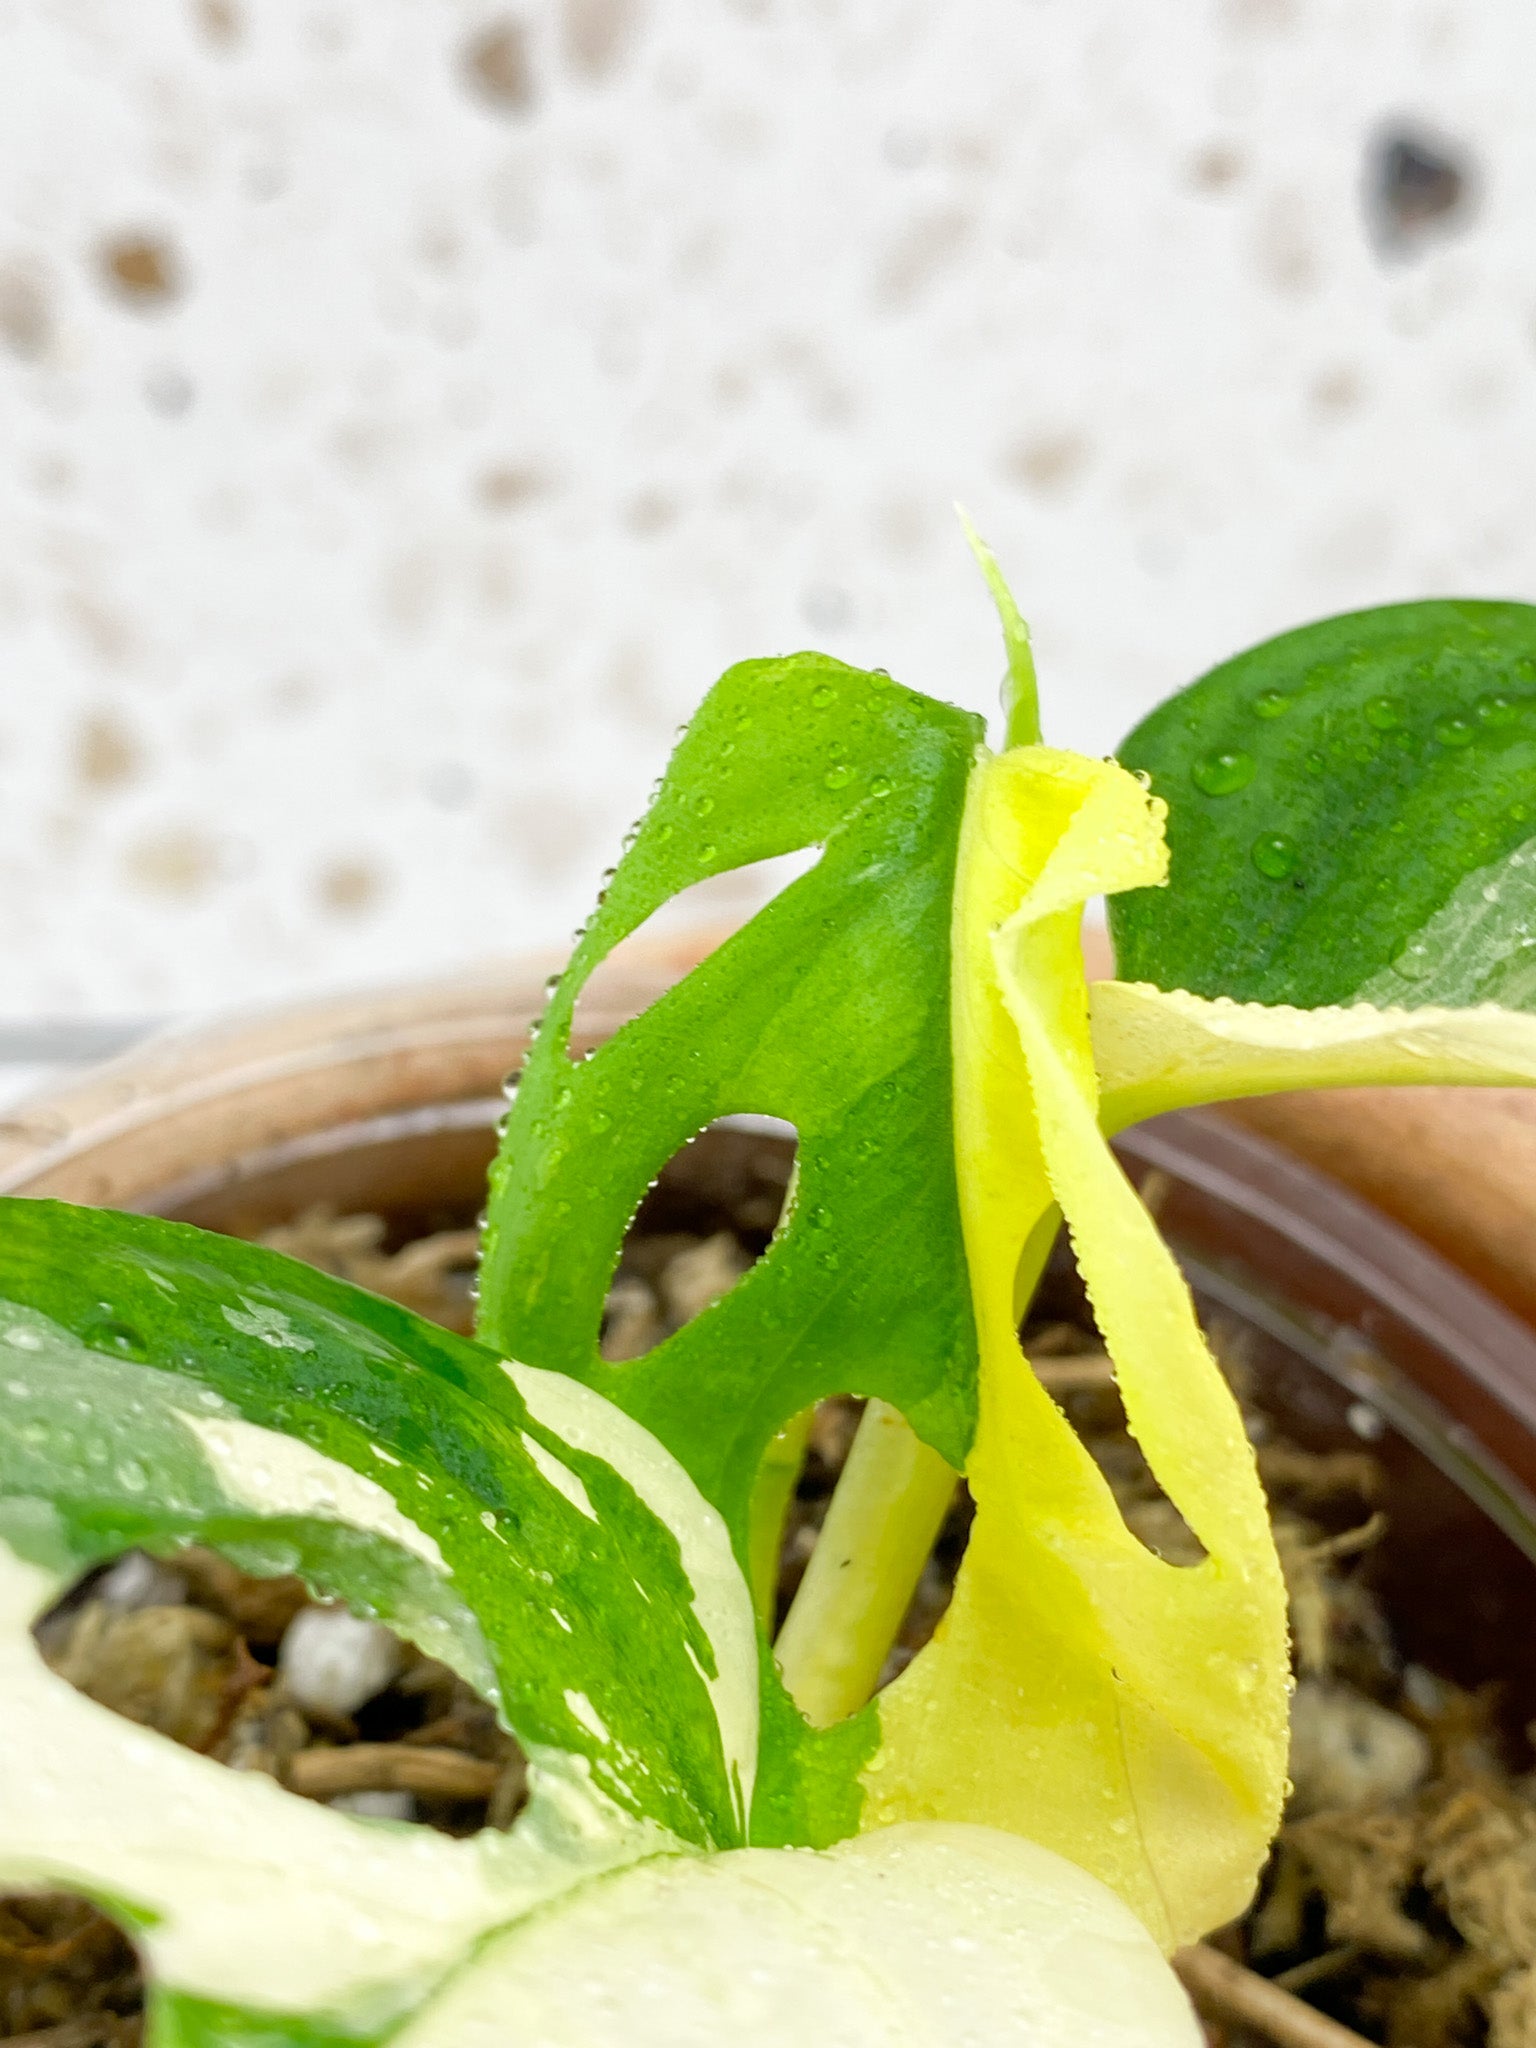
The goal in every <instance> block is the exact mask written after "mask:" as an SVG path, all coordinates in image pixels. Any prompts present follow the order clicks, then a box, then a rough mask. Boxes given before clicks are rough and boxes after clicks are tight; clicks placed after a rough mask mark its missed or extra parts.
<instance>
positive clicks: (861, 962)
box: [480, 654, 981, 1841]
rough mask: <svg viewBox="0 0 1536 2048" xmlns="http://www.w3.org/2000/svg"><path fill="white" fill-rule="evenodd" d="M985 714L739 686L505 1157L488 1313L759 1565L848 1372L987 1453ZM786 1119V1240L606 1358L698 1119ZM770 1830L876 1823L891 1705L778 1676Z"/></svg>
mask: <svg viewBox="0 0 1536 2048" xmlns="http://www.w3.org/2000/svg"><path fill="white" fill-rule="evenodd" d="M980 739H981V722H980V720H978V719H976V718H973V717H969V716H967V715H966V714H965V713H963V712H959V711H956V710H954V709H952V708H951V707H950V706H948V705H943V704H938V703H935V702H933V701H932V700H931V699H928V698H925V697H921V696H919V695H917V694H916V693H915V692H914V691H911V690H907V689H903V688H902V687H901V686H899V685H898V684H896V683H894V682H892V681H891V680H890V678H889V677H887V676H883V675H879V674H866V673H864V672H863V671H860V670H857V669H852V668H848V667H845V666H844V665H843V664H842V663H840V662H835V661H832V660H829V659H828V658H826V657H825V656H822V655H812V654H807V655H799V656H793V657H790V658H788V659H785V660H782V661H762V662H747V663H743V664H742V665H741V666H739V667H737V668H734V669H731V670H730V671H729V672H728V673H727V674H726V675H725V676H724V677H723V678H722V679H721V681H720V682H719V683H717V684H716V686H715V688H714V689H713V690H712V691H711V693H710V695H709V696H708V698H707V699H706V700H705V702H704V705H703V706H702V708H701V709H700V711H699V712H698V714H697V716H696V717H695V718H694V720H693V722H692V724H691V725H690V726H689V728H688V731H687V733H686V734H685V736H684V737H683V739H682V740H681V742H680V743H679V745H678V748H677V750H676V752H675V754H674V755H673V758H672V761H671V764H670V765H669V767H668V770H667V774H666V778H665V780H664V781H663V783H662V785H661V788H660V791H659V793H658V795H657V797H656V800H655V802H654V804H653V805H652V807H651V810H650V811H649V813H648V814H647V816H646V818H645V820H644V822H643V823H642V824H641V826H640V828H639V830H638V832H637V834H636V836H635V839H634V841H633V843H632V844H631V845H630V846H629V847H628V848H627V850H626V852H625V854H624V857H623V859H622V860H621V861H620V863H619V866H618V868H617V870H616V872H615V873H614V875H613V877H612V878H611V880H610V882H609V884H608V887H607V890H606V893H605V895H604V898H603V901H602V903H601V905H600V906H599V908H598V910H597V912H596V914H595V915H594V917H593V918H592V920H591V922H590V924H589V925H588V926H587V928H586V930H585V932H584V933H583V934H582V937H581V940H580V943H579V944H578V946H577V948H576V951H575V953H574V955H573V957H572V959H571V962H570V965H569V966H568V968H567V969H566V972H565V974H564V975H563V976H562V978H561V980H560V983H559V985H558V987H557V988H556V989H555V991H554V993H553V995H552V998H551V1001H550V1004H549V1008H548V1011H547V1013H546V1015H545V1018H544V1021H543V1025H542V1028H541V1030H540V1033H539V1036H538V1039H537V1041H536V1043H535V1045H534V1047H533V1050H532V1052H531V1054H530V1056H529V1058H528V1061H527V1063H526V1065H525V1067H524V1070H523V1073H522V1076H521V1079H520V1081H519V1084H518V1090H517V1096H516V1099H515V1102H514V1104H513V1108H512V1112H511V1115H510V1116H509V1118H508V1121H507V1127H506V1132H505V1135H504V1139H503V1143H502V1149H501V1155H500V1158H499V1160H498V1162H497V1165H496V1167H495V1169H494V1171H493V1175H492V1189H491V1201H490V1208H489V1215H488V1228H487V1233H486V1243H485V1252H484V1258H483V1262H482V1269H481V1281H480V1331H481V1334H482V1337H483V1338H484V1339H485V1341H487V1342H489V1343H491V1344H493V1345H494V1346H495V1347H496V1348H497V1349H499V1350H503V1351H505V1352H507V1353H508V1354H510V1355H513V1356H516V1357H519V1358H526V1359H529V1360H531V1361H533V1362H534V1363H536V1364H538V1365H541V1366H545V1367H548V1368H550V1369H553V1370H557V1371H560V1372H564V1373H568V1374H570V1375H571V1376H572V1377H573V1378H575V1379H578V1380H581V1381H583V1382H584V1383H585V1384H587V1385H589V1386H592V1387H597V1388H601V1390H602V1391H603V1392H604V1393H605V1394H606V1395H607V1396H608V1397H609V1398H610V1399H611V1400H614V1401H616V1402H618V1403H619V1404H620V1405H621V1406H622V1407H623V1408H625V1409H626V1410H627V1411H628V1412H629V1413H630V1414H632V1415H634V1416H635V1417H636V1418H637V1419H638V1420H639V1421H641V1422H642V1423H644V1425H645V1426H646V1428H647V1429H650V1430H652V1431H654V1433H655V1434H656V1435H657V1436H658V1437H659V1438H660V1439H661V1440H662V1441H663V1442H664V1443H665V1444H666V1445H667V1446H668V1448H669V1449H670V1450H672V1451H673V1452H674V1453H675V1455H676V1456H677V1457H678V1458H679V1459H680V1460H681V1461H682V1463H683V1464H684V1465H685V1466H686V1467H687V1469H688V1470H689V1472H690V1473H691V1474H692V1475H693V1477H694V1479H695V1480H696V1482H697V1483H698V1485H699V1487H700V1489H701V1491H702V1492H703V1493H704V1495H705V1497H706V1498H707V1499H709V1500H710V1501H712V1502H713V1503H714V1505H715V1506H716V1507H717V1508H718V1509H719V1510H720V1512H721V1514H722V1515H723V1516H724V1517H725V1520H726V1523H727V1525H728V1526H729V1528H730V1529H731V1532H732V1535H733V1538H734V1539H735V1542H736V1545H737V1554H738V1556H739V1557H740V1558H741V1559H742V1561H743V1564H745V1563H746V1561H747V1558H748V1544H749V1525H750V1519H751V1500H752V1491H753V1486H754V1483H755V1481H756V1478H757V1474H758V1471H759V1468H760V1466H761V1465H762V1462H763V1457H764V1453H765V1451H766V1450H767V1447H768V1445H769V1443H770V1441H771V1439H772V1438H773V1437H774V1435H775V1433H776V1432H777V1431H779V1430H780V1429H781V1428H782V1427H783V1426H784V1425H785V1424H786V1423H787V1422H788V1421H789V1420H790V1419H791V1418H792V1417H794V1416H795V1415H797V1414H799V1413H800V1412H802V1411H803V1410H805V1409H806V1408H808V1407H810V1406H811V1405H812V1404H813V1403H814V1402H816V1401H818V1400H820V1399H822V1398H824V1397H826V1396H828V1395H834V1394H845V1393H854V1394H863V1395H872V1396H877V1397H879V1398H881V1399H883V1400H885V1401H888V1402H890V1403H891V1404H893V1405H894V1406H896V1407H898V1408H900V1409H901V1410H902V1411H903V1412H904V1413H905V1414H906V1415H907V1417H908V1418H909V1419H910V1421H911V1422H912V1424H913V1425H914V1427H915V1428H917V1429H918V1430H919V1431H920V1432H921V1434H922V1435H923V1437H924V1438H925V1439H926V1440H927V1441H928V1442H929V1443H930V1444H931V1445H933V1446H934V1448H935V1449H937V1450H938V1451H939V1452H940V1453H941V1454H942V1455H943V1456H944V1457H945V1458H947V1459H948V1460H949V1461H950V1462H951V1463H952V1464H953V1465H955V1466H958V1465H960V1464H961V1463H962V1462H963V1460H964V1458H965V1455H966V1452H967V1450H968V1449H969V1446H970V1443H971V1440H972V1436H973V1434H974V1429H975V1412H976V1410H975V1401H976V1382H975V1342H976V1340H975V1330H974V1324H973V1319H972V1311H971V1302H970V1293H969V1287H968V1283H967V1279H966V1273H965V1263H964V1252H963V1248H962V1245H961V1238H960V1223H959V1210H958V1201H957V1193H956V1186H955V1174H954V1153H953V1137H952V1127H951V1122H950V1107H949V1104H950V1073H949V1068H950V1039H949V1000H950V991H949V926H950V917H951V909H952V899H953V894H954V874H955V850H956V845H957V841H958V835H959V825H960V816H961V809H962V806H963V804H964V800H965V790H966V785H967V781H968V779H969V776H970V773H971V770H972V767H973V764H974V760H975V755H976V749H977V747H978V745H979V743H980ZM806 847H820V848H821V849H822V850H821V853H820V857H819V859H818V860H817V861H816V863H815V865H814V866H813V867H812V868H811V869H810V870H809V871H808V872H807V873H805V874H803V875H801V876H800V877H799V879H798V880H796V881H794V882H792V883H791V884H790V885H789V886H788V887H787V888H786V889H785V890H784V891H783V892H782V893H781V894H780V895H779V896H778V897H776V898H775V899H774V900H773V901H772V902H771V903H770V904H769V905H768V906H767V907H766V908H765V909H764V910H762V911H760V912H759V913H758V915H757V916H756V917H755V918H754V919H753V920H752V921H751V923H749V924H748V925H747V926H746V927H745V929H743V930H742V931H740V932H739V933H737V934H736V935H735V936H734V937H732V938H730V939H729V940H728V941H727V942H726V943H725V944H724V945H722V946H721V947H720V948H719V950H718V951H716V952H715V953H713V954H712V955H711V956H710V957H709V958H708V959H707V960H706V961H705V962H704V963H703V965H702V966H700V967H698V968H697V969H695V971H694V972H693V973H692V974H690V975H689V976H688V977H687V979H686V980H684V981H683V982H681V983H680V984H679V985H678V986H677V987H675V988H674V989H672V990H671V991H670V992H669V993H668V994H666V995H665V996H663V997H662V998H661V999H660V1000H659V1001H658V1002H657V1003H656V1004H655V1005H654V1006H653V1007H652V1008H651V1009H649V1010H648V1011H647V1012H646V1013H645V1014H644V1015H643V1016H641V1017H639V1018H637V1019H635V1020H634V1021H633V1022H631V1023H629V1024H626V1025H625V1026H624V1027H623V1028H622V1029H621V1030H620V1031H619V1032H618V1033H617V1034H616V1035H615V1037H614V1038H613V1039H611V1040H610V1041H609V1043H608V1044H607V1045H605V1046H603V1047H601V1048H600V1049H599V1050H598V1051H597V1052H596V1053H594V1054H593V1055H592V1057H591V1058H589V1059H587V1060H585V1061H583V1062H581V1063H580V1064H573V1062H572V1060H571V1058H570V1056H569V1053H568V1050H567V1047H568V1044H569V1038H570V1030H571V1018H572V1014H573V1011H574V1008H575V1004H576V1001H577V998H578V996H579V994H580V991H581V989H582V986H583V985H584V983H585V982H586V979H587V977H588V976H589V975H590V973H591V972H592V970H593V968H594V967H595V966H596V965H597V963H598V962H599V961H600V960H602V959H603V958H604V956H605V955H606V954H607V953H609V952H610V951H611V950H612V948H613V947H614V946H616V945H617V944H618V943H619V941H620V940H622V939H623V938H625V937H626V936H627V935H628V934H629V933H631V932H632V931H634V930H636V929H637V928H638V927H639V926H640V925H641V924H642V923H643V922H644V921H645V920H646V919H647V918H648V917H650V916H651V915H652V913H653V912H654V911H655V910H656V909H657V908H658V907H659V906H660V905H661V904H663V903H665V902H666V901H667V900H668V899H669V898H670V897H672V896H673V895H675V894H677V893H678V892H680V891H681V890H683V889H685V888H687V887H689V886H690V885H692V884H694V883H697V882H698V881H700V880H701V879H702V878H703V877H704V876H706V875H710V874H718V873H723V872H725V871H727V870H729V869H732V868H739V867H744V866H746V865H747V864H749V863H751V862H754V861H758V860H763V859H765V858H768V857H770V856H772V855H776V854H786V853H789V852H792V851H794V850H796V849H799V848H806ZM741 1112H758V1113H767V1114H771V1115H774V1116H778V1117H782V1118H785V1119H787V1120H788V1121H789V1122H790V1123H792V1124H793V1125H794V1126H795V1129H796V1131H797V1132H798V1135H799V1148H798V1153H797V1163H796V1174H795V1181H794V1186H793V1189H792V1193H791V1197H790V1201H789V1204H788V1208H787V1211H786V1214H785V1217H784V1220H783V1221H782V1223H781V1225H780V1227H779V1231H778V1234H777V1236H776V1238H775V1241H774V1243H773V1245H772V1247H771V1248H770V1250H769V1252H768V1254H767V1256H766V1257H765V1258H764V1259H762V1260H761V1261H760V1262H759V1263H758V1264H757V1265H756V1266H755V1267H754V1268H753V1269H752V1270H751V1271H750V1272H749V1273H748V1274H747V1275H746V1276H745V1277H744V1278H743V1279H742V1280H741V1281H740V1283H739V1284H738V1285H737V1286H736V1287H735V1288H734V1289H733V1290H732V1291H731V1292H730V1293H729V1294H728V1295H727V1296H726V1297H725V1298H724V1299H723V1300H721V1301H718V1302H717V1303H716V1304H715V1305H714V1306H713V1307H712V1308H710V1309H709V1310H707V1311H706V1313H705V1314H703V1315H702V1316H700V1317H699V1318H698V1319H697V1320H696V1321H694V1322H692V1323H690V1324H688V1325H687V1326H686V1327H685V1328H683V1329H681V1330H679V1331H678V1332H677V1333H676V1335H674V1336H673V1337H671V1338H670V1339H669V1340H668V1341H667V1342H666V1343H665V1344H663V1345H662V1346H661V1347H660V1348H659V1349H657V1350H655V1351H653V1352H651V1353H650V1354H649V1355H648V1356H646V1357H643V1358H639V1359H636V1360H633V1361H631V1362H629V1363H626V1364H623V1365H610V1364H607V1363H605V1362H604V1361H603V1360H602V1359H601V1357H600V1356H599V1352H598V1337H599V1331H600V1327H601V1322H602V1315H603V1303H604V1299H605V1296H606V1294H607V1290H608V1287H609V1283H610V1281H611V1280H612V1277H613V1273H614V1267H615V1264H616V1261H617V1259H618V1255H619V1248H620V1245H621V1242H622V1240H623V1237H624V1233H625V1229H626V1226H627V1225H628V1223H629V1220H630V1218H631V1216H632V1214H633V1213H634V1210H635V1207H636V1205H637V1204H638V1202H639V1201H640V1198H641V1196H642V1195H643V1194H644V1193H645V1191H646V1188H647V1186H648V1185H649V1183H650V1181H651V1180H652V1179H653V1178H654V1176H655V1175H656V1174H657V1173H658V1172H659V1171H660V1170H661V1168H662V1167H663V1166H664V1165H665V1164H666V1162H667V1160H668V1159H669V1158H670V1157H671V1156H672V1155H673V1154H674V1153H675V1152H676V1151H677V1150H678V1149H679V1147H681V1146H683V1145H684V1144H686V1143H687V1142H688V1140H689V1139H691V1138H692V1137H693V1136H694V1135H695V1134H696V1133H697V1132H698V1131H700V1130H702V1129H703V1128H704V1127H705V1126H707V1125H708V1124H710V1123H712V1122H713V1121H714V1120H715V1119H717V1118H719V1117H723V1116H728V1115H732V1114H735V1113H741ZM764 1712H765V1717H766V1719H767V1722H768V1724H769V1728H768V1730H767V1731H766V1732H765V1733H766V1739H765V1743H764V1754H763V1780H762V1791H761V1797H760V1801H759V1809H758V1813H757V1816H756V1838H757V1839H759V1840H762V1839H787V1840H811V1841H823V1840H832V1839H835V1838H836V1837H837V1836H838V1835H840V1834H845V1833H847V1832H849V1831H850V1829H851V1828H852V1827H854V1826H855V1825H856V1823H857V1817H858V1810H859V1795H858V1791H857V1786H856V1782H855V1778H854V1770H855V1768H856V1766H857V1763H858V1760H859V1757H860V1755H861V1754H862V1753H863V1751H864V1750H866V1749H867V1747H868V1742H869V1740H870V1730H869V1727H868V1724H867V1722H866V1723H865V1724H863V1725H861V1726H856V1727H852V1728H849V1729H845V1730H843V1731H840V1732H838V1733H837V1734H835V1735H832V1736H825V1737H822V1738H820V1739H819V1740H812V1739H811V1738H810V1737H809V1736H806V1737H805V1738H804V1744H803V1746H799V1734H800V1731H799V1728H798V1724H797V1722H796V1721H795V1720H794V1718H793V1717H791V1716H790V1715H789V1713H788V1709H787V1704H786V1702H785V1700H784V1696H783V1693H782V1689H781V1688H780V1687H779V1686H778V1684H777V1682H776V1680H775V1679H774V1677H773V1675H772V1672H771V1669H768V1670H765V1683H764Z"/></svg>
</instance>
